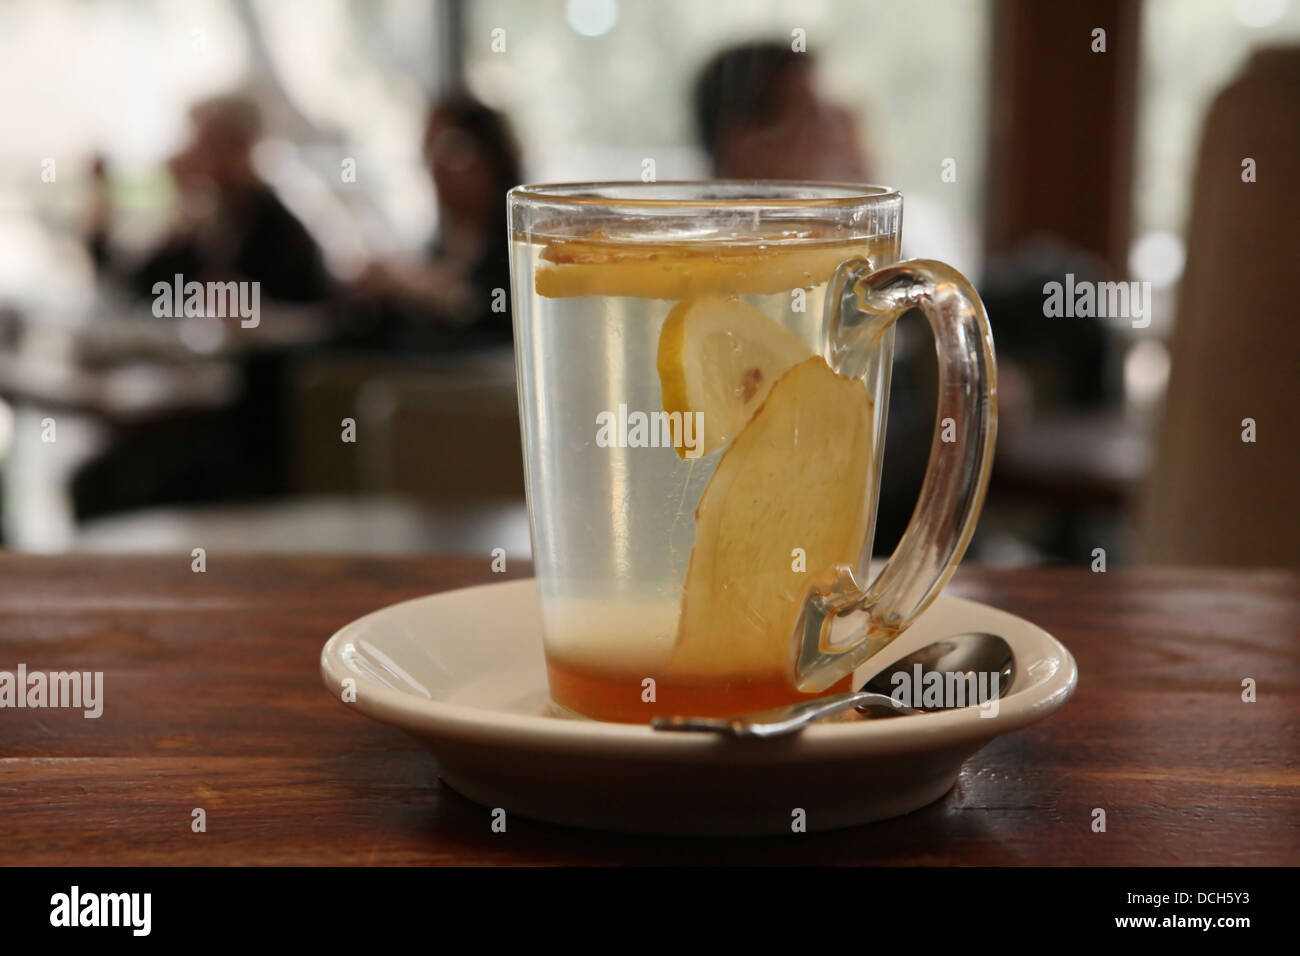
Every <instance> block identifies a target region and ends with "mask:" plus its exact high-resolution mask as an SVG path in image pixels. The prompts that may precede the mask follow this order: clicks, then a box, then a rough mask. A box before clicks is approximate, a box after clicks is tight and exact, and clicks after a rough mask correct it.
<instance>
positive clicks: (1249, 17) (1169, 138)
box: [1129, 0, 1300, 317]
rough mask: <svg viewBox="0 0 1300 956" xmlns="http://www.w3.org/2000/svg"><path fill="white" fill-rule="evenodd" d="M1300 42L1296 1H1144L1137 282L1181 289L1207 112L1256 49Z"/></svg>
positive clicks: (1133, 260) (1134, 255)
mask: <svg viewBox="0 0 1300 956" xmlns="http://www.w3.org/2000/svg"><path fill="white" fill-rule="evenodd" d="M1297 42H1300V2H1298V0H1208V2H1206V0H1202V2H1188V0H1145V3H1144V4H1143V21H1142V61H1141V73H1140V77H1139V80H1138V84H1139V85H1138V91H1139V106H1138V109H1139V111H1138V129H1137V156H1136V163H1135V171H1134V177H1133V195H1134V220H1133V221H1134V232H1135V236H1134V243H1133V247H1132V250H1131V253H1130V257H1129V269H1130V271H1131V272H1132V273H1133V277H1134V278H1135V279H1145V280H1148V281H1150V282H1151V284H1152V287H1153V288H1154V289H1156V290H1160V289H1164V290H1169V289H1172V288H1173V287H1175V286H1176V284H1177V281H1178V278H1179V276H1180V275H1181V274H1182V266H1183V253H1184V246H1183V240H1182V232H1183V229H1184V227H1185V226H1186V223H1187V216H1188V215H1189V213H1190V212H1191V199H1192V197H1191V187H1192V176H1193V175H1194V173H1195V169H1194V167H1195V164H1196V157H1197V152H1198V150H1199V149H1200V138H1201V127H1202V125H1203V124H1204V122H1205V114H1206V110H1208V109H1209V106H1210V103H1211V102H1212V101H1213V100H1214V97H1215V96H1216V95H1217V94H1218V93H1219V91H1220V90H1221V89H1223V87H1224V86H1225V85H1227V84H1228V83H1229V82H1230V81H1231V80H1232V79H1233V78H1234V77H1235V76H1236V75H1237V73H1238V72H1239V71H1240V70H1241V69H1242V67H1243V66H1244V65H1245V63H1246V61H1247V60H1248V59H1249V58H1250V55H1251V53H1252V52H1253V50H1254V49H1255V48H1256V47H1259V46H1263V45H1276V44H1284V43H1297ZM1245 155H1248V154H1247V153H1243V156H1245ZM1165 304H1166V305H1168V304H1169V303H1168V302H1167V301H1166V303H1165ZM1166 314H1167V312H1166ZM1158 317H1159V316H1158Z"/></svg>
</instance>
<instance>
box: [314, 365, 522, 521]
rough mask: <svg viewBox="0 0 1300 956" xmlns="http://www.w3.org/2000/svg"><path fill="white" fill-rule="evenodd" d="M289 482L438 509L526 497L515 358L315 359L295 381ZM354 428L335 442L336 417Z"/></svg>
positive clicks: (340, 428) (339, 432) (317, 491)
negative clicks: (293, 462)
mask: <svg viewBox="0 0 1300 956" xmlns="http://www.w3.org/2000/svg"><path fill="white" fill-rule="evenodd" d="M296 383H297V384H296V388H295V396H296V397H295V405H296V408H297V411H296V417H297V423H296V427H295V428H294V433H295V435H297V436H298V448H297V450H296V459H297V467H296V469H295V471H296V479H297V480H296V485H297V487H298V489H299V490H300V491H303V492H307V493H311V494H321V493H333V494H337V493H365V494H397V495H402V496H403V497H406V498H409V499H411V500H414V501H419V502H422V503H424V504H427V505H435V506H459V505H463V504H465V503H467V502H487V501H500V500H517V501H520V502H522V500H523V495H524V475H523V458H522V452H521V440H520V433H519V413H518V407H517V404H516V397H515V377H514V359H513V353H512V351H511V350H510V349H509V348H508V347H507V348H503V349H494V350H490V351H486V352H482V353H477V354H475V355H473V356H472V357H471V356H469V355H465V354H458V355H455V356H448V357H447V358H445V359H437V358H420V359H395V358H394V359H389V358H382V357H369V356H352V355H339V356H321V357H317V358H312V359H310V360H308V361H307V362H306V363H305V364H303V365H302V366H301V367H300V368H299V370H298V374H297V375H296ZM346 418H350V419H352V420H353V421H354V422H355V423H356V430H355V437H356V441H355V442H345V441H343V440H342V432H343V425H342V422H343V419H346Z"/></svg>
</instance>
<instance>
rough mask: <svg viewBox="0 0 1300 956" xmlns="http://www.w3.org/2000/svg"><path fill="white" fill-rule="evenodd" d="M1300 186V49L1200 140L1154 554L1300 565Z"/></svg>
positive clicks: (1149, 503) (1230, 105)
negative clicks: (1250, 434)
mask: <svg viewBox="0 0 1300 956" xmlns="http://www.w3.org/2000/svg"><path fill="white" fill-rule="evenodd" d="M1247 158H1249V159H1253V160H1254V161H1255V165H1256V174H1257V177H1258V181H1257V182H1243V181H1242V173H1243V165H1242V164H1243V161H1245V160H1246V159H1247ZM1298 182H1300V47H1293V48H1275V49H1265V50H1261V51H1259V52H1257V53H1256V54H1255V56H1254V58H1253V59H1252V60H1251V61H1250V63H1249V64H1248V66H1247V68H1246V69H1245V71H1244V72H1243V74H1242V75H1241V76H1240V77H1239V78H1238V79H1237V80H1235V81H1234V82H1233V83H1232V84H1231V85H1230V86H1228V87H1227V88H1226V89H1225V90H1223V92H1221V93H1220V94H1219V96H1218V97H1217V98H1216V100H1215V101H1214V103H1213V105H1212V106H1211V108H1210V110H1209V113H1208V116H1207V119H1206V123H1205V129H1204V133H1203V134H1202V139H1201V148H1200V156H1199V159H1198V163H1197V173H1196V178H1195V182H1194V190H1195V192H1194V196H1193V202H1192V214H1191V220H1190V222H1189V223H1188V228H1187V236H1188V239H1187V244H1188V255H1187V269H1186V272H1185V273H1184V275H1183V282H1182V287H1181V289H1180V295H1179V306H1178V321H1177V324H1176V325H1175V328H1174V332H1173V338H1172V340H1171V343H1170V351H1171V356H1172V368H1171V375H1170V382H1169V392H1168V396H1167V398H1166V404H1165V411H1164V421H1163V424H1162V426H1161V431H1160V435H1159V440H1158V449H1157V453H1156V461H1155V465H1154V467H1153V469H1152V471H1151V474H1150V476H1149V481H1148V485H1147V487H1146V489H1145V495H1144V501H1143V506H1142V510H1141V515H1140V520H1139V532H1138V533H1139V554H1140V556H1141V558H1142V559H1143V560H1145V561H1148V562H1159V563H1178V564H1202V565H1205V564H1217V565H1253V566H1291V567H1294V566H1300V504H1297V498H1296V495H1297V491H1298V490H1300V442H1298V441H1297V439H1296V433H1295V425H1296V421H1297V417H1296V401H1297V399H1298V398H1300V391H1298V390H1297V387H1296V386H1297V382H1300V375H1298V374H1297V373H1298V372H1300V358H1298V357H1300V308H1298V307H1297V305H1296V303H1297V301H1300V298H1298V297H1297V291H1296V281H1297V277H1298V276H1300V240H1298V239H1297V223H1300V188H1297V186H1296V184H1297V183H1298ZM1247 418H1250V419H1254V421H1255V424H1256V441H1255V443H1254V444H1250V443H1247V442H1243V440H1242V432H1243V429H1244V426H1243V424H1242V422H1243V420H1244V419H1247Z"/></svg>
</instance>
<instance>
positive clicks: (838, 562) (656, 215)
mask: <svg viewBox="0 0 1300 956" xmlns="http://www.w3.org/2000/svg"><path fill="white" fill-rule="evenodd" d="M902 203H903V200H902V197H901V196H900V195H899V194H898V193H897V192H896V191H894V190H892V189H888V188H883V187H876V186H854V185H831V184H812V183H797V182H790V183H742V182H698V183H597V184H566V185H548V186H521V187H519V188H517V189H514V190H512V191H511V193H510V196H509V218H510V231H511V273H512V282H513V286H514V323H515V349H516V361H517V365H518V380H519V407H520V415H521V420H522V424H523V443H524V460H525V469H526V476H527V495H528V507H529V516H530V521H531V528H532V540H533V557H534V562H535V567H536V574H537V582H538V586H539V589H540V593H541V612H542V624H543V632H544V635H545V644H546V648H545V649H546V659H547V668H548V672H549V680H550V691H551V697H552V699H553V701H554V702H555V703H556V704H558V705H559V706H560V707H561V708H563V709H566V710H568V711H571V712H574V713H577V714H582V715H585V716H588V717H593V718H597V719H602V720H614V721H627V722H644V721H648V720H649V719H650V718H651V717H652V716H654V715H656V714H691V715H725V714H732V713H741V712H745V711H749V710H757V709H761V708H764V707H770V706H775V705H778V704H782V703H788V702H793V701H796V700H800V699H804V698H806V697H807V696H808V695H815V694H820V693H827V692H831V691H837V690H841V689H845V688H846V687H847V686H848V679H849V677H850V676H851V674H852V671H853V670H854V669H855V668H856V667H857V666H858V665H859V664H861V663H862V662H863V661H865V660H866V659H867V658H869V657H871V656H872V655H873V654H875V653H876V652H878V651H879V650H880V649H881V648H883V647H884V646H886V645H887V644H889V642H890V641H892V640H893V639H894V638H895V637H897V636H898V634H899V633H900V632H901V631H902V630H903V629H904V628H906V627H907V626H908V624H909V623H911V621H912V620H913V619H914V618H915V617H916V616H917V615H918V614H919V613H920V612H921V611H923V610H924V609H925V608H926V607H927V606H928V605H929V603H930V602H931V601H932V600H933V599H934V597H935V595H936V594H938V592H939V591H940V590H941V589H942V588H943V586H944V584H946V583H947V581H948V579H949V577H950V576H951V575H952V572H953V571H954V570H955V568H956V566H957V563H958V562H959V561H960V559H961V556H962V554H963V552H964V551H965V549H966V545H967V543H968V542H969V540H970V536H971V533H972V531H973V529H974V526H975V522H976V520H977V518H978V515H979V511H980V506H981V504H982V502H983V498H984V490H985V485H986V483H987V478H988V473H989V468H990V465H991V463H992V455H993V442H994V434H995V429H996V419H997V415H996V391H997V389H996V372H995V365H994V357H993V339H992V335H991V333H990V331H989V325H988V320H987V318H986V316H985V314H984V308H983V306H982V305H981V303H980V301H979V298H978V296H977V295H976V293H975V291H974V290H973V289H972V288H971V286H970V283H969V282H967V280H966V279H965V278H964V277H962V276H961V275H960V274H959V273H958V272H957V271H956V270H954V269H952V268H950V267H949V266H946V265H944V264H942V263H939V262H933V261H926V260H914V261H908V262H898V261H897V259H898V250H899V237H900V228H901V223H902ZM913 308H917V309H920V310H921V311H922V312H923V313H924V314H925V315H926V316H927V318H928V320H929V323H930V326H931V328H932V330H933V332H934V336H935V340H936V348H937V354H938V358H939V413H938V421H937V422H936V428H935V433H934V439H933V443H932V447H931V455H930V463H929V467H928V470H927V473H926V477H925V481H924V483H923V486H922V490H921V493H920V497H919V499H918V501H917V506H916V510H915V511H914V513H913V515H912V518H911V522H910V524H909V526H908V528H907V531H906V532H905V534H904V536H903V538H902V540H901V542H900V543H899V545H898V548H897V550H896V551H895V553H894V554H893V556H892V557H891V558H890V559H889V561H888V563H887V564H886V565H885V567H884V569H883V570H882V571H881V572H880V573H879V574H878V575H877V576H876V577H875V578H874V579H873V580H870V581H868V580H867V571H868V564H869V560H870V556H871V551H872V538H873V532H874V527H875V516H876V507H877V498H878V494H877V490H878V487H879V480H880V472H881V462H882V458H883V453H884V442H885V420H886V409H887V405H888V399H889V381H890V369H891V365H892V361H893V342H894V323H895V321H896V320H897V319H898V318H899V316H901V315H902V314H904V313H905V312H907V311H909V310H911V309H913Z"/></svg>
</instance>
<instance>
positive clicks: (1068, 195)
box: [985, 0, 1141, 274]
mask: <svg viewBox="0 0 1300 956" xmlns="http://www.w3.org/2000/svg"><path fill="white" fill-rule="evenodd" d="M1140 23H1141V3H1140V0H1090V2H1088V3H1063V2H1043V0H995V4H994V13H993V44H992V45H993V64H992V69H993V75H992V83H991V88H990V110H991V116H990V136H989V151H990V153H989V159H990V163H989V185H990V191H989V200H988V207H987V209H986V215H985V221H986V223H987V232H986V235H985V241H986V250H987V252H988V253H989V254H990V255H995V254H997V253H999V252H1003V251H1005V250H1007V249H1009V248H1010V247H1012V246H1014V245H1015V244H1016V243H1017V242H1019V241H1020V240H1022V239H1025V238H1027V237H1028V236H1031V235H1033V234H1035V233H1050V234H1053V235H1056V236H1059V237H1061V238H1063V239H1065V240H1067V241H1070V242H1072V243H1074V244H1076V245H1078V246H1081V247H1083V248H1084V249H1087V250H1089V251H1091V252H1095V253H1097V254H1098V255H1100V256H1102V257H1103V258H1104V259H1105V260H1106V261H1107V263H1109V265H1110V266H1111V268H1112V269H1113V270H1114V271H1115V272H1116V274H1120V273H1123V272H1124V271H1125V263H1126V258H1127V254H1128V246H1129V241H1130V238H1131V229H1132V213H1131V209H1132V195H1131V194H1132V181H1133V145H1134V121H1135V108H1136V99H1137V67H1138V54H1139V39H1140V38H1139V29H1140ZM1097 28H1101V29H1103V30H1105V31H1106V37H1105V39H1106V52H1104V53H1096V52H1093V42H1094V41H1093V31H1094V30H1095V29H1097Z"/></svg>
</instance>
